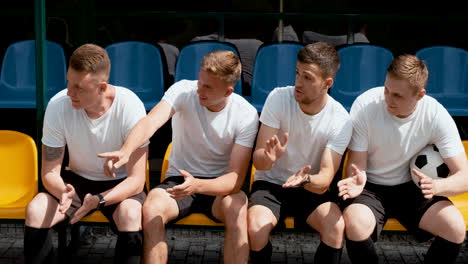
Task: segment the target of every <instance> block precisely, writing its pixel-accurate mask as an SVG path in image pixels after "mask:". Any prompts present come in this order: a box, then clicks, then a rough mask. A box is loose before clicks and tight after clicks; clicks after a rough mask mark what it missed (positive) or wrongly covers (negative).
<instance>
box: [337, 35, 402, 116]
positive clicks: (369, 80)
mask: <svg viewBox="0 0 468 264" xmlns="http://www.w3.org/2000/svg"><path fill="white" fill-rule="evenodd" d="M338 54H339V55H340V69H339V70H338V72H337V74H336V78H335V83H334V84H333V86H332V87H331V89H330V95H331V97H333V98H334V99H335V100H337V101H338V102H340V103H341V104H342V105H343V106H344V107H345V108H346V110H348V111H349V110H350V109H351V105H352V104H353V102H354V99H356V97H357V96H359V95H360V94H362V93H363V92H365V91H367V90H368V89H370V88H373V87H377V86H383V85H384V83H385V76H386V74H387V68H388V66H389V65H390V63H391V62H392V60H393V54H392V52H391V51H389V50H388V49H386V48H383V47H379V46H375V45H367V44H357V45H351V46H346V47H343V48H341V49H339V50H338Z"/></svg>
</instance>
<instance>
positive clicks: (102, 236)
mask: <svg viewBox="0 0 468 264" xmlns="http://www.w3.org/2000/svg"><path fill="white" fill-rule="evenodd" d="M92 230H93V233H92V234H91V235H90V236H88V239H87V241H89V242H90V243H89V244H88V245H82V246H81V247H80V248H79V249H78V251H77V252H76V254H75V256H73V262H72V263H85V264H86V263H112V256H113V254H114V246H115V242H116V238H117V237H116V236H115V235H114V234H113V233H112V231H110V230H109V229H108V228H106V227H102V226H101V227H95V228H93V229H92ZM167 237H168V243H169V247H170V249H169V250H170V252H169V254H170V256H169V263H223V262H222V259H223V258H222V257H223V232H222V231H221V230H196V229H181V228H170V229H168V232H167ZM318 243H319V238H318V234H317V233H298V232H291V231H287V232H286V231H285V232H282V231H279V232H276V233H275V234H273V236H272V244H273V248H274V249H273V251H274V253H273V263H313V257H314V254H315V249H316V247H317V246H318ZM55 244H56V240H55ZM427 247H428V243H424V244H419V243H417V242H415V241H414V240H413V239H412V238H411V237H409V236H407V235H405V234H401V233H384V234H383V235H382V237H381V240H380V241H379V242H378V243H377V249H378V253H379V256H380V260H381V263H383V264H385V263H389V264H390V263H392V264H393V263H405V264H408V263H422V260H423V257H424V253H425V252H426V250H427ZM22 254H23V231H22V225H20V224H2V225H0V264H7V263H8V264H13V263H23V257H22ZM342 263H343V264H347V263H350V262H349V259H348V256H347V254H346V251H344V253H343V259H342ZM457 263H468V247H467V245H466V243H465V245H464V247H463V251H462V253H461V254H460V256H459V258H458V262H457Z"/></svg>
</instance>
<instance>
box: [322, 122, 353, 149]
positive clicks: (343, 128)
mask: <svg viewBox="0 0 468 264" xmlns="http://www.w3.org/2000/svg"><path fill="white" fill-rule="evenodd" d="M333 122H335V124H334V129H333V133H332V135H331V137H330V139H329V140H328V143H327V148H329V149H331V150H333V151H335V152H336V153H339V154H341V155H343V153H344V152H345V150H346V148H347V147H348V145H349V141H350V140H351V135H352V134H353V125H352V122H351V118H350V117H349V115H347V114H346V115H345V114H343V116H342V117H341V118H334V119H333Z"/></svg>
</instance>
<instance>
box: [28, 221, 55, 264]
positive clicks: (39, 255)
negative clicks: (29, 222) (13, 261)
mask: <svg viewBox="0 0 468 264" xmlns="http://www.w3.org/2000/svg"><path fill="white" fill-rule="evenodd" d="M51 251H52V237H51V234H50V228H34V227H29V226H24V262H25V263H26V264H30V263H34V264H35V263H44V262H45V260H46V258H47V256H48V255H49V254H50V253H51Z"/></svg>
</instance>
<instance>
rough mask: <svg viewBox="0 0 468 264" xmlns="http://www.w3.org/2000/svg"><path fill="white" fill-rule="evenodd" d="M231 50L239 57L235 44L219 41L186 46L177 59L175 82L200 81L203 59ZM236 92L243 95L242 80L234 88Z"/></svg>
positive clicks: (194, 43) (199, 42) (200, 42)
mask: <svg viewBox="0 0 468 264" xmlns="http://www.w3.org/2000/svg"><path fill="white" fill-rule="evenodd" d="M217 50H229V51H232V52H234V54H236V55H237V56H239V52H238V51H237V49H236V47H235V46H234V45H233V44H230V43H227V42H219V41H198V42H192V43H190V44H188V45H186V46H184V47H183V48H182V49H181V50H180V53H179V57H178V58H177V64H176V69H175V76H174V79H175V80H174V81H175V82H177V81H180V80H184V79H185V80H198V73H199V72H200V68H201V62H202V60H203V57H204V56H205V55H206V54H208V53H210V52H213V51H217ZM234 92H235V93H236V94H239V95H242V80H239V81H238V82H237V83H236V85H235V86H234Z"/></svg>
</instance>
